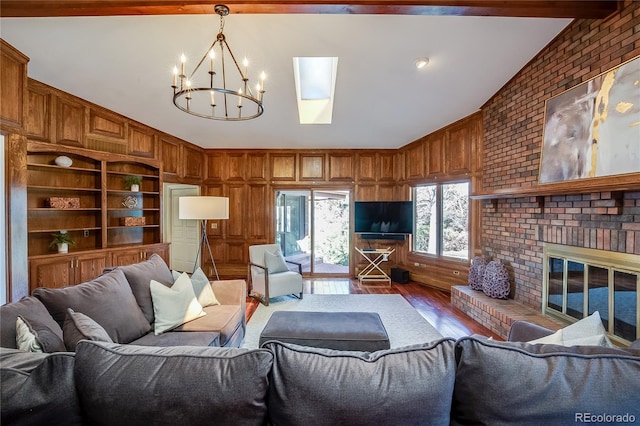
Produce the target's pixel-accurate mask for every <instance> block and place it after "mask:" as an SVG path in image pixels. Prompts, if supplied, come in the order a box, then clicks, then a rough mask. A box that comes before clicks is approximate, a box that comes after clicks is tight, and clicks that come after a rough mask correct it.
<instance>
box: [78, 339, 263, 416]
mask: <svg viewBox="0 0 640 426" xmlns="http://www.w3.org/2000/svg"><path fill="white" fill-rule="evenodd" d="M179 334H182V333H179ZM272 364H273V354H272V353H271V352H269V351H267V350H264V349H256V350H246V349H237V348H235V349H227V348H212V347H195V346H176V347H166V348H160V347H146V346H135V345H117V344H114V343H103V342H89V341H86V340H84V341H82V342H80V343H78V347H77V351H76V364H75V374H76V386H77V389H78V394H79V395H80V400H81V403H82V407H83V409H84V411H85V413H86V423H87V424H102V425H133V426H135V425H142V426H148V425H171V426H173V425H263V424H266V417H267V403H266V398H267V389H268V387H269V385H268V374H269V372H270V371H271V366H272Z"/></svg>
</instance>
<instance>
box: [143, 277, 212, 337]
mask: <svg viewBox="0 0 640 426" xmlns="http://www.w3.org/2000/svg"><path fill="white" fill-rule="evenodd" d="M150 288H151V300H152V301H153V313H154V315H155V317H156V321H155V325H154V333H155V334H156V335H158V334H162V333H164V332H165V331H168V330H171V329H174V328H176V327H177V326H179V325H181V324H184V323H185V322H189V321H193V320H194V319H196V318H199V317H201V316H203V315H206V312H204V311H203V310H202V305H201V304H200V303H199V302H198V299H197V298H196V295H195V293H194V292H193V284H191V279H190V278H189V275H187V273H186V272H183V273H182V274H181V275H180V277H178V279H177V280H176V282H175V283H173V285H172V286H171V288H169V287H167V286H166V285H164V284H161V283H159V282H157V281H155V280H151V285H150Z"/></svg>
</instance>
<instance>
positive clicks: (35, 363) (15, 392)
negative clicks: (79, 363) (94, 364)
mask: <svg viewBox="0 0 640 426" xmlns="http://www.w3.org/2000/svg"><path fill="white" fill-rule="evenodd" d="M73 363H74V358H73V354H70V353H66V352H62V353H55V354H36V353H29V352H13V353H11V352H7V351H6V350H5V349H4V348H3V350H2V356H1V357H0V382H1V383H2V392H1V393H0V424H3V425H34V426H35V425H43V424H46V425H80V424H82V412H81V409H80V403H79V399H78V394H77V392H76V387H75V383H74V374H73Z"/></svg>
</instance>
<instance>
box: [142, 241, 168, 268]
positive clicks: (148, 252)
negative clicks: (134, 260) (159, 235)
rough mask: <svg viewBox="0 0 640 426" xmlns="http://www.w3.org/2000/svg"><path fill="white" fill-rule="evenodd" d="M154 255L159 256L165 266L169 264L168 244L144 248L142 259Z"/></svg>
mask: <svg viewBox="0 0 640 426" xmlns="http://www.w3.org/2000/svg"><path fill="white" fill-rule="evenodd" d="M154 253H155V254H157V255H159V256H160V257H161V258H162V259H164V261H165V263H166V264H167V265H168V264H169V245H168V244H163V245H156V246H146V247H144V250H143V257H144V258H145V259H148V258H150V257H151V256H152V255H153V254H154Z"/></svg>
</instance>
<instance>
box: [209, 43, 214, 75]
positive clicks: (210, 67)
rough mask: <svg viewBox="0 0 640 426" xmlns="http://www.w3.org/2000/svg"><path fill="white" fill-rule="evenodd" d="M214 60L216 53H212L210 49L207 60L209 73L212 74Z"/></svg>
mask: <svg viewBox="0 0 640 426" xmlns="http://www.w3.org/2000/svg"><path fill="white" fill-rule="evenodd" d="M215 58H216V52H214V51H213V48H211V50H210V51H209V59H210V65H209V72H213V60H214V59H215Z"/></svg>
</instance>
